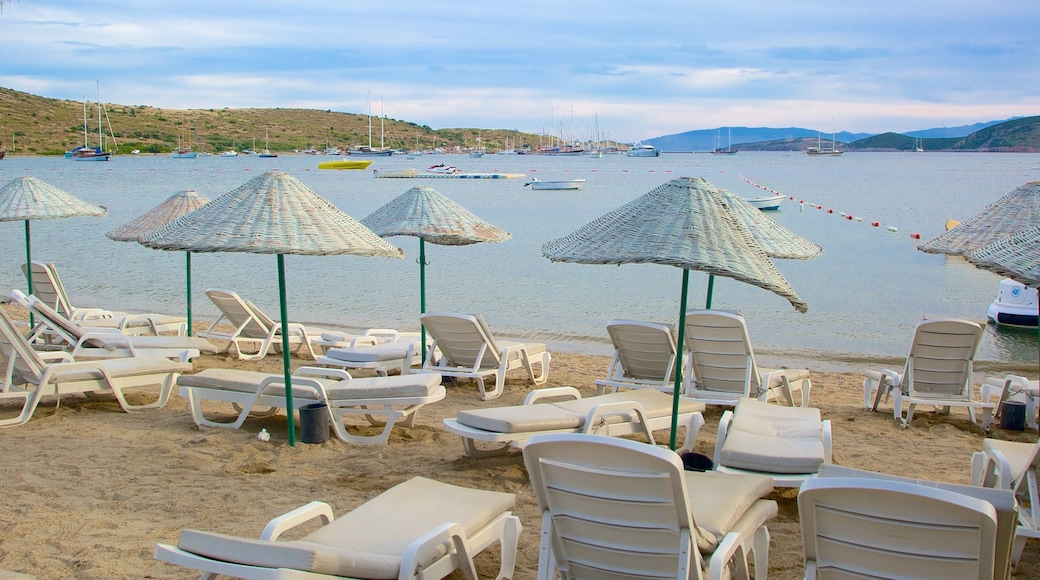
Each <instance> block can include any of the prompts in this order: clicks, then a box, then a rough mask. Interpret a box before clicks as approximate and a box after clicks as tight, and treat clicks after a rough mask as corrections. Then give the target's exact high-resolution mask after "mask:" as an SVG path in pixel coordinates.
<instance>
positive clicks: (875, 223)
mask: <svg viewBox="0 0 1040 580" xmlns="http://www.w3.org/2000/svg"><path fill="white" fill-rule="evenodd" d="M870 225H872V226H874V227H875V228H876V227H878V226H879V225H881V224H880V223H878V222H870Z"/></svg>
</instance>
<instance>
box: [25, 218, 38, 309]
mask: <svg viewBox="0 0 1040 580" xmlns="http://www.w3.org/2000/svg"><path fill="white" fill-rule="evenodd" d="M29 240H30V236H29V220H25V274H26V276H25V277H26V278H27V279H28V280H29V296H32V242H30V241H29ZM35 325H36V323H35V322H34V321H33V313H32V310H30V311H29V328H32V327H33V326H35Z"/></svg>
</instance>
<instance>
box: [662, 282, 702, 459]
mask: <svg viewBox="0 0 1040 580" xmlns="http://www.w3.org/2000/svg"><path fill="white" fill-rule="evenodd" d="M689 282H690V271H689V270H687V269H686V268H683V271H682V298H681V299H680V300H679V336H678V343H677V344H676V345H675V348H676V351H675V388H673V389H672V434H671V436H670V437H669V439H668V448H669V449H671V450H672V451H675V435H676V431H678V430H679V397H680V395H681V391H682V371H683V364H682V357H683V338H684V335H685V334H686V332H685V331H686V287H687V285H688V284H689ZM709 287H710V286H709ZM686 436H687V437H689V436H690V434H689V433H687V434H686ZM651 443H652V442H651Z"/></svg>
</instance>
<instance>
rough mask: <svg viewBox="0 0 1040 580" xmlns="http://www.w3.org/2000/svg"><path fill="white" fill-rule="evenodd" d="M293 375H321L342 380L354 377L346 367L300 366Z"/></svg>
mask: <svg viewBox="0 0 1040 580" xmlns="http://www.w3.org/2000/svg"><path fill="white" fill-rule="evenodd" d="M292 376H294V377H321V378H326V379H337V380H341V381H349V380H351V379H353V378H354V377H352V376H351V375H350V373H348V372H347V371H346V370H344V369H327V368H323V367H300V368H298V369H296V370H295V371H293V374H292Z"/></svg>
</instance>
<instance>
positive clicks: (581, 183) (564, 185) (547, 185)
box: [524, 178, 585, 190]
mask: <svg viewBox="0 0 1040 580" xmlns="http://www.w3.org/2000/svg"><path fill="white" fill-rule="evenodd" d="M528 185H530V186H531V189H537V190H543V189H581V188H583V187H585V180H584V179H559V180H553V181H542V180H540V179H538V178H534V179H532V180H531V181H528V182H527V183H525V184H524V187H527V186H528Z"/></svg>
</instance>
